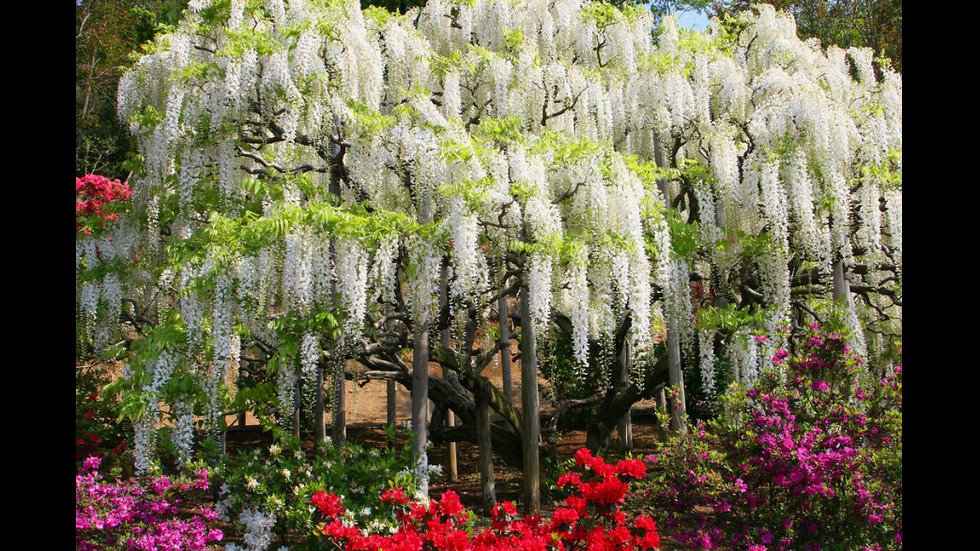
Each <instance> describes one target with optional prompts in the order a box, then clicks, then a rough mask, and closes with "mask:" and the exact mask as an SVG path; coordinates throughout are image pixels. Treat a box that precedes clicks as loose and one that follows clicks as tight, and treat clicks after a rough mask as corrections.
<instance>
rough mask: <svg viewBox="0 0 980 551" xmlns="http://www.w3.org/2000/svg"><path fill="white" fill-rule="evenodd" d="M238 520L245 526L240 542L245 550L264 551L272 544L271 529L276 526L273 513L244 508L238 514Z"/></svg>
mask: <svg viewBox="0 0 980 551" xmlns="http://www.w3.org/2000/svg"><path fill="white" fill-rule="evenodd" d="M238 521H239V522H240V523H241V524H242V525H244V526H245V534H244V536H243V537H242V542H243V543H244V544H245V549H246V550H247V551H264V550H265V549H268V548H269V546H270V545H271V544H272V536H273V533H272V529H273V528H275V526H276V515H275V514H273V513H269V512H266V511H261V510H256V509H245V510H244V511H242V512H241V514H240V515H239V516H238ZM226 549H227V548H226Z"/></svg>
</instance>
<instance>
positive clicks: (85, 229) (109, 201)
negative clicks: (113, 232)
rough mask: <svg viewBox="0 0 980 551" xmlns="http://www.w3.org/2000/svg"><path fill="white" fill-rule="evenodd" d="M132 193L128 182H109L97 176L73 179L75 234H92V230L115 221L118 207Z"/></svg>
mask: <svg viewBox="0 0 980 551" xmlns="http://www.w3.org/2000/svg"><path fill="white" fill-rule="evenodd" d="M132 194H133V191H132V190H131V189H130V188H129V183H128V182H120V181H119V180H110V179H109V178H107V177H105V176H99V175H97V174H86V175H85V176H82V177H81V178H75V233H76V235H77V234H78V233H79V232H81V233H84V234H86V235H91V234H92V229H93V228H94V227H97V226H101V225H104V224H105V223H106V222H109V221H112V220H115V219H116V217H117V215H118V212H117V211H118V208H119V205H120V204H122V203H123V202H125V201H128V200H129V198H130V197H131V196H132Z"/></svg>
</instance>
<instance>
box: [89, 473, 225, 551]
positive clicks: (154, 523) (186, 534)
mask: <svg viewBox="0 0 980 551" xmlns="http://www.w3.org/2000/svg"><path fill="white" fill-rule="evenodd" d="M100 463H101V460H100V459H98V458H95V457H90V458H88V459H87V460H85V462H84V463H83V464H82V468H81V470H80V472H79V474H77V475H75V548H76V549H79V550H82V551H89V550H96V549H130V550H137V549H138V550H146V551H150V550H154V551H168V550H172V551H180V550H189V551H193V550H200V549H206V548H207V546H208V544H210V543H212V542H218V541H221V539H222V537H223V535H222V533H221V531H220V530H218V529H214V528H209V527H208V524H207V523H208V522H209V521H213V520H216V518H217V515H215V513H214V512H213V511H212V510H211V509H210V508H208V507H199V508H197V510H196V511H195V512H186V511H184V505H183V503H182V501H183V500H182V499H181V497H180V496H183V495H186V494H187V493H189V492H192V491H195V490H207V489H208V472H207V471H206V470H201V471H199V472H197V473H196V475H195V476H194V477H179V478H171V477H167V476H160V477H156V478H153V479H150V480H147V481H144V482H141V481H136V480H128V481H115V482H106V481H104V480H103V479H102V476H101V475H100V474H99V472H98V468H99V465H100Z"/></svg>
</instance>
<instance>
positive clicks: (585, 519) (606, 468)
mask: <svg viewBox="0 0 980 551" xmlns="http://www.w3.org/2000/svg"><path fill="white" fill-rule="evenodd" d="M575 459H576V465H577V466H578V467H579V468H580V471H581V472H571V473H567V474H565V475H562V477H561V478H560V479H559V481H558V485H559V487H562V488H565V489H566V490H567V491H568V492H569V494H568V496H567V497H566V498H565V499H564V502H563V504H562V506H561V507H559V508H557V509H556V510H555V512H554V514H553V515H552V517H551V519H550V520H547V521H545V520H543V519H542V518H540V517H538V516H524V517H521V516H519V515H518V514H517V508H516V507H515V505H514V504H513V503H512V502H509V501H508V502H502V503H498V504H497V505H496V507H494V509H493V510H492V512H491V523H490V527H489V528H483V529H476V528H475V527H474V526H473V523H472V515H471V514H470V513H469V512H468V511H466V509H465V508H464V507H463V505H462V503H461V502H460V500H459V496H458V495H457V494H456V493H455V492H453V491H451V490H450V491H447V492H445V493H443V494H442V496H441V497H440V499H439V500H436V499H430V500H429V501H428V503H418V502H413V501H412V500H410V498H409V496H408V495H407V494H406V493H405V492H404V491H403V490H401V489H400V488H393V489H390V490H388V491H386V492H385V493H384V494H383V495H382V497H381V499H380V506H381V507H382V508H386V509H390V510H391V512H392V515H393V516H394V518H396V519H397V521H398V524H397V528H396V530H395V532H394V533H393V534H376V533H369V532H368V531H366V530H364V528H363V527H361V526H358V525H357V523H356V522H353V521H352V519H351V518H350V517H348V516H345V508H344V504H343V500H342V499H341V498H340V497H339V496H337V495H336V494H332V493H327V492H324V491H321V492H317V493H316V494H315V495H314V496H313V498H312V500H311V504H312V505H313V506H314V507H315V508H316V512H315V514H316V516H317V517H318V523H317V531H318V534H319V535H320V536H321V537H322V542H323V543H324V545H325V546H326V548H329V549H350V550H375V549H387V550H405V551H409V550H411V551H417V550H421V549H434V550H435V549H438V550H449V549H452V550H505V549H526V550H542V551H543V550H571V549H590V550H597V551H598V550H625V549H655V548H656V547H658V546H659V545H660V536H659V535H658V533H657V525H656V522H654V520H653V519H652V518H651V517H649V516H645V515H640V516H638V517H636V518H634V519H632V520H630V519H628V518H627V516H626V513H625V512H624V511H623V509H622V505H623V504H624V502H625V499H626V494H627V491H628V489H629V486H630V484H632V483H634V482H636V481H638V480H640V479H642V478H643V477H644V476H645V474H646V466H645V465H644V464H643V462H642V461H640V460H638V459H624V460H622V461H620V462H618V463H616V464H608V463H606V462H605V461H604V460H603V459H602V458H601V457H595V456H593V455H592V454H591V453H589V451H588V450H585V449H583V450H580V451H579V452H578V453H576V456H575Z"/></svg>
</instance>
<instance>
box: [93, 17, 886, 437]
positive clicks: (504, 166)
mask: <svg viewBox="0 0 980 551" xmlns="http://www.w3.org/2000/svg"><path fill="white" fill-rule="evenodd" d="M901 101H902V83H901V77H900V75H898V74H896V73H894V72H892V71H890V70H889V69H888V68H887V66H881V67H875V66H874V65H873V63H872V57H871V54H870V52H867V51H864V50H859V49H848V50H844V49H840V48H837V47H833V46H831V47H829V48H826V49H824V48H822V47H821V45H819V44H817V43H814V42H812V41H808V42H804V41H801V40H799V38H798V37H797V36H796V29H795V24H794V22H793V20H792V18H791V17H789V16H786V15H783V14H780V13H777V12H775V11H774V10H772V9H771V8H770V7H767V6H765V5H763V6H762V7H761V8H760V11H759V12H758V13H746V14H744V15H743V17H742V18H741V19H740V20H738V21H735V22H728V23H723V22H721V21H714V22H713V24H712V26H711V27H710V28H709V29H708V30H706V31H705V32H703V33H692V32H688V31H685V30H682V29H679V28H677V26H676V24H675V22H674V21H673V20H672V19H670V18H666V19H664V20H663V21H655V20H653V19H652V17H651V16H650V14H649V13H647V12H644V11H642V10H634V9H629V8H625V9H624V10H623V11H619V10H617V9H615V8H613V7H611V6H609V5H607V4H604V3H599V2H590V1H582V0H550V1H545V0H531V1H527V2H510V1H507V0H474V1H471V2H457V1H451V0H432V1H430V2H429V3H428V4H427V6H426V7H425V8H424V9H421V10H412V11H410V12H409V13H407V14H404V15H395V14H390V13H387V12H384V11H383V10H378V9H370V10H366V11H362V10H361V9H360V7H359V4H358V2H355V1H353V0H330V1H327V0H304V1H288V2H287V1H285V0H266V1H249V2H246V1H244V0H231V2H210V1H208V0H195V1H192V2H191V3H190V10H189V14H188V18H187V20H186V21H185V22H184V23H183V24H182V25H180V26H179V27H178V28H177V29H176V30H175V31H173V32H171V33H169V34H166V35H163V36H160V37H158V38H157V39H156V41H155V43H154V48H153V51H152V52H151V53H149V54H147V55H145V56H144V57H143V58H142V59H141V60H140V61H139V62H138V63H137V64H136V65H135V66H134V67H133V69H132V70H130V71H129V72H128V73H126V75H125V76H124V77H123V79H122V81H121V83H120V86H119V115H120V117H121V119H122V120H123V121H125V122H126V123H127V124H129V125H130V129H131V131H132V132H133V134H134V135H135V136H137V137H138V139H139V143H140V149H141V151H142V153H143V155H144V158H145V173H144V174H142V175H141V176H140V177H139V178H136V177H134V178H133V179H132V182H133V183H134V194H133V200H134V204H135V205H136V208H135V209H134V218H133V220H131V221H128V222H127V224H128V225H127V226H125V227H126V228H127V231H129V232H130V233H129V235H128V236H127V239H128V242H132V243H134V244H135V245H134V246H139V247H140V249H141V253H140V263H139V264H138V265H137V266H135V269H134V271H135V272H136V273H137V275H135V276H134V277H132V278H130V279H131V281H127V282H126V284H124V285H121V284H120V283H119V282H117V281H115V280H111V281H110V280H109V279H108V278H106V279H105V280H103V281H102V282H101V287H98V286H97V284H96V283H94V282H92V283H87V284H86V285H85V286H83V289H82V293H81V294H82V297H81V302H82V305H83V307H84V308H83V310H84V311H85V312H86V314H87V315H88V316H90V317H91V316H93V315H94V314H95V313H96V312H97V311H99V307H97V301H98V300H100V298H102V299H104V298H108V299H112V300H115V298H118V297H119V295H120V293H129V294H133V295H134V296H135V295H136V293H137V292H139V293H140V296H144V295H145V294H148V292H147V290H148V289H149V288H152V287H154V286H155V285H157V283H158V282H160V285H159V290H160V291H162V292H163V296H167V297H171V298H168V299H167V300H168V302H167V304H166V305H165V306H162V307H161V311H162V310H163V309H164V308H169V309H172V311H174V312H176V313H177V314H179V318H180V319H181V320H182V322H181V323H182V327H183V328H184V329H185V331H186V335H187V339H186V343H187V345H186V348H185V350H184V354H183V356H182V358H181V359H180V360H179V362H181V365H182V367H181V368H180V369H183V370H184V371H190V370H200V371H201V374H202V377H203V380H202V385H204V388H205V389H206V390H205V392H204V395H206V396H207V397H208V399H209V400H212V401H214V402H215V403H214V405H213V406H212V407H210V408H208V413H209V415H210V416H211V417H212V420H214V419H213V418H215V417H217V416H218V415H219V414H220V412H221V407H220V404H219V403H217V402H218V401H219V400H220V396H221V392H219V391H218V389H216V388H214V387H213V385H220V384H224V381H225V378H226V376H227V375H232V374H234V372H235V371H236V370H237V369H238V367H239V364H238V360H237V355H238V354H239V353H240V346H241V344H240V341H241V340H243V339H245V338H246V336H247V338H260V337H261V338H262V339H267V340H269V341H275V339H277V338H279V339H281V338H282V334H281V333H280V334H278V335H276V334H272V332H271V331H270V330H269V321H270V320H274V319H282V318H285V317H288V313H290V312H293V313H295V314H296V319H304V318H309V319H312V318H314V317H315V316H316V314H317V313H318V312H322V311H330V312H339V313H342V317H343V319H344V322H343V329H342V332H341V333H342V338H339V339H337V338H334V336H333V335H328V334H326V333H325V332H323V331H322V328H320V327H317V326H316V324H313V323H307V324H305V325H302V324H300V325H302V326H301V327H300V325H297V326H296V327H295V333H296V334H295V336H294V340H295V342H296V343H297V345H298V346H297V350H299V352H298V355H297V358H296V362H295V364H294V365H295V366H296V367H297V368H296V369H292V370H290V369H287V366H285V365H284V366H283V371H282V373H281V374H280V376H281V377H283V384H282V386H281V387H280V389H281V393H282V394H283V396H282V400H283V401H286V400H287V397H286V396H285V393H286V392H288V388H290V386H291V384H292V381H293V379H292V378H293V377H297V376H301V377H309V376H311V373H312V368H313V367H314V366H315V365H316V364H317V362H318V361H320V360H321V356H322V352H323V351H328V353H332V352H331V351H333V352H337V351H338V350H339V348H338V347H347V348H348V350H350V349H351V347H356V346H358V345H359V343H360V342H361V341H362V340H363V339H364V338H367V337H366V336H365V335H364V333H363V330H364V324H365V322H366V319H367V318H368V317H370V316H371V315H372V312H374V311H375V310H376V306H379V305H381V304H382V303H384V304H387V305H388V307H390V308H398V307H402V306H404V308H405V313H406V315H407V316H408V318H410V319H411V320H412V322H413V323H416V322H417V323H431V322H432V321H433V320H435V319H437V315H436V314H437V309H438V306H439V301H438V292H437V291H438V285H439V281H440V278H441V276H442V273H443V272H442V271H443V267H444V265H445V266H447V269H448V272H447V273H448V278H449V281H448V290H449V296H450V297H451V302H452V304H453V308H454V311H456V310H455V309H457V308H460V307H461V306H462V305H464V304H473V305H477V306H478V307H479V308H485V307H487V306H488V305H487V304H484V303H482V302H481V301H486V300H488V299H489V297H490V296H492V295H493V294H494V293H495V292H497V291H499V290H500V289H501V288H502V286H503V285H505V284H506V281H507V279H506V277H505V276H506V274H507V269H508V266H509V265H510V264H508V263H509V262H512V260H513V257H514V255H515V254H520V255H521V256H522V258H523V259H524V260H523V264H521V267H522V270H523V272H522V273H523V274H524V275H523V277H524V278H525V281H526V284H527V286H528V288H529V291H530V299H529V307H530V312H531V319H532V320H533V323H534V325H535V327H536V328H538V329H539V330H541V331H547V330H548V329H549V326H550V325H549V324H550V320H551V318H552V315H553V313H554V312H556V311H558V312H561V313H563V314H565V315H567V316H568V317H569V318H570V319H571V320H572V323H573V327H574V335H573V342H574V351H575V356H576V359H577V361H578V362H580V364H584V363H585V362H587V361H588V357H589V350H590V346H591V345H590V343H595V342H600V341H601V340H602V339H604V338H608V337H609V336H610V335H611V334H612V333H613V332H614V331H615V328H616V326H617V323H619V320H621V319H622V318H623V316H625V315H629V316H630V318H631V320H632V325H631V331H630V334H629V339H630V343H631V344H632V346H633V350H634V352H635V355H636V357H637V358H642V357H644V355H645V354H649V353H650V352H652V349H653V346H654V344H655V342H657V340H658V339H659V338H660V337H661V336H662V332H663V330H664V328H666V327H668V326H669V327H674V328H675V331H676V332H677V333H678V334H677V335H674V337H677V338H679V339H680V342H681V343H682V345H683V350H684V352H685V354H686V355H687V356H688V357H690V358H692V359H693V360H692V362H693V364H694V365H697V364H699V363H701V361H702V359H703V360H704V363H703V364H702V365H703V367H704V369H705V370H706V373H705V375H706V376H710V377H711V378H712V379H713V377H714V372H713V369H714V365H715V363H714V362H715V356H716V354H725V355H727V357H729V358H730V361H731V362H733V365H734V364H735V363H737V364H738V365H740V366H741V370H740V373H742V374H743V375H749V374H751V373H752V372H753V371H754V370H755V369H756V368H757V366H758V365H761V364H760V354H761V353H762V351H760V350H759V347H758V344H759V343H758V342H757V341H756V339H754V338H752V337H753V335H762V334H765V335H768V336H769V338H770V339H772V340H773V341H775V340H776V339H779V338H784V337H783V335H784V333H782V332H780V331H779V330H778V329H779V328H781V327H784V326H785V325H786V324H787V323H789V321H790V319H791V318H792V316H793V315H794V312H793V310H792V308H793V301H794V295H793V292H794V291H793V289H794V285H796V282H795V281H794V278H797V277H798V276H799V275H800V274H801V273H803V271H804V270H806V271H808V272H812V273H814V274H816V275H815V276H814V278H813V279H815V280H820V278H822V282H823V285H824V290H823V291H820V292H817V291H813V292H814V295H813V296H814V297H815V298H817V297H824V298H826V297H828V296H829V291H828V290H827V288H828V287H829V277H830V276H829V274H830V273H832V266H833V265H834V263H842V265H843V266H845V268H846V269H848V270H850V273H851V274H852V275H851V277H852V285H858V284H860V285H862V286H864V287H878V286H881V285H884V284H885V281H884V280H885V279H887V278H892V280H894V278H896V277H897V278H900V277H901V276H900V272H901V258H902V256H901V252H902V239H901V151H902V138H901V136H902V127H901V124H902V109H901ZM682 227H687V228H696V230H695V231H693V232H691V231H684V230H683V229H682ZM691 240H693V242H694V245H691V244H689V243H688V241H691ZM177 241H179V242H182V243H185V244H187V245H186V246H183V247H180V246H178V247H171V248H169V249H168V247H165V246H164V245H165V244H166V243H168V242H169V243H171V244H174V243H175V242H177ZM114 243H116V242H115V241H114ZM103 246H104V245H103V244H99V243H94V242H93V243H87V244H86V245H85V246H84V247H82V248H81V249H79V252H77V254H76V257H77V258H78V259H85V261H87V259H90V258H92V257H93V255H94V254H95V253H94V252H93V251H94V249H95V248H98V247H103ZM174 251H180V254H176V253H175V252H174ZM132 256H133V255H127V256H126V258H132ZM444 261H445V262H444ZM79 262H83V260H78V262H77V263H76V264H78V263H79ZM881 265H889V266H892V270H891V271H890V272H889V273H888V274H884V275H883V274H881V272H880V270H879V269H878V267H879V266H881ZM856 266H862V267H865V269H862V270H860V271H857V270H854V269H853V268H854V267H856ZM868 267H870V268H868ZM164 268H165V269H166V270H167V271H166V272H165V273H167V274H169V275H168V278H169V279H167V281H168V282H169V283H168V284H167V285H163V284H162V283H163V281H162V280H163V278H159V277H157V276H153V275H150V274H159V273H161V272H160V270H163V269H164ZM856 272H860V274H857V273H856ZM692 274H694V275H697V276H698V277H699V278H700V279H701V280H703V281H705V282H710V284H711V286H712V291H713V292H714V293H715V296H716V297H719V298H721V297H725V298H726V300H727V301H728V303H730V304H732V303H741V304H743V305H748V304H749V303H751V304H752V305H753V306H752V308H754V309H758V310H759V311H761V312H765V315H764V316H763V318H764V319H763V321H762V322H761V323H756V324H755V325H754V326H753V327H751V328H750V327H743V328H740V329H739V330H738V331H737V332H731V334H729V335H728V338H727V340H726V343H727V344H725V346H727V347H728V348H727V349H725V350H714V349H713V347H712V344H711V343H713V342H714V337H715V334H716V331H718V330H720V327H721V326H720V325H715V326H712V325H711V324H710V323H706V322H704V321H703V320H698V319H695V317H694V310H695V308H694V306H693V305H692V298H691V295H690V285H689V283H690V281H691V279H692ZM859 277H860V278H865V279H863V280H860V281H859V280H858V279H857V278H859ZM873 278H879V279H877V280H875V279H873ZM899 281H900V279H899ZM746 287H751V293H750V294H749V295H746V294H744V293H745V288H746ZM899 292H900V291H899ZM748 296H751V300H748V299H747V298H746V297H748ZM868 296H870V295H868ZM114 297H115V298H114ZM740 298H741V302H739V299H740ZM867 301H868V302H867V304H866V306H867V307H868V308H861V306H862V304H863V303H860V302H858V301H855V302H854V304H855V305H854V309H855V317H854V319H855V320H858V319H863V317H864V316H865V311H866V310H874V311H878V312H881V311H888V312H889V319H890V320H891V323H892V324H893V325H894V324H895V323H896V321H897V324H898V327H899V331H900V323H901V317H900V312H898V313H895V312H894V304H890V303H886V302H880V301H879V299H878V298H875V297H871V298H868V299H867ZM876 301H878V302H876ZM899 303H900V301H899ZM110 314H111V312H110ZM668 321H670V322H671V323H668ZM699 321H701V323H700V325H699V323H698V322H699ZM855 329H860V327H855ZM876 334H881V331H878V332H877V333H876ZM859 337H862V338H863V335H861V334H860V331H859ZM773 341H771V342H773ZM207 343H210V345H209V346H208V345H207ZM341 343H342V344H341ZM273 344H274V343H273ZM337 353H338V354H340V352H337ZM202 365H206V367H201V366H202ZM638 365H639V364H638ZM146 368H147V369H148V368H149V366H146ZM634 375H635V377H636V378H637V382H638V381H639V380H640V379H641V378H642V373H640V372H639V371H635V370H634ZM203 381H209V382H203ZM208 385H211V386H208ZM714 390H720V389H714Z"/></svg>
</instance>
